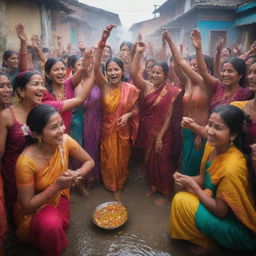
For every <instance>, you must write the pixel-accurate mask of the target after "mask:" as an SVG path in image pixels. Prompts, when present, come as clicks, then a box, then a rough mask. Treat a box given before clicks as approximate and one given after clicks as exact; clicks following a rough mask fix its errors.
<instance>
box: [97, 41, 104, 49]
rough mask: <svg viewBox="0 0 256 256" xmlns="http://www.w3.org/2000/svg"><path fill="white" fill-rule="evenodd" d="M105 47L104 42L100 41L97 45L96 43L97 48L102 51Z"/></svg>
mask: <svg viewBox="0 0 256 256" xmlns="http://www.w3.org/2000/svg"><path fill="white" fill-rule="evenodd" d="M105 46H106V42H104V41H102V40H100V41H99V43H98V48H100V49H104V47H105Z"/></svg>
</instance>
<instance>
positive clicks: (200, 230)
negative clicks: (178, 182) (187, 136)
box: [171, 145, 256, 251]
mask: <svg viewBox="0 0 256 256" xmlns="http://www.w3.org/2000/svg"><path fill="white" fill-rule="evenodd" d="M212 150H213V147H211V146H210V145H206V148H205V153H204V156H203V159H202V164H201V170H200V171H201V174H202V175H204V188H206V189H207V190H210V191H211V192H212V193H211V195H209V193H207V194H208V196H213V197H216V198H221V199H222V200H223V201H225V202H226V203H227V205H228V206H229V213H228V215H227V216H225V217H224V218H218V217H216V216H215V215H213V214H212V213H211V212H210V211H209V210H208V209H207V208H206V207H205V206H204V205H203V204H201V203H200V202H199V199H198V198H197V197H196V196H195V195H192V194H190V193H187V192H180V193H178V194H177V195H176V196H175V197H174V200H173V202H172V212H171V236H172V237H173V238H176V239H184V240H189V241H191V242H193V243H195V244H198V245H200V246H202V247H205V248H214V247H216V242H217V243H218V244H221V245H222V246H224V247H226V248H229V249H233V250H240V251H247V250H251V251H253V250H256V211H255V208H254V205H253V201H252V198H251V195H250V191H249V184H248V171H247V167H246V159H245V158H244V156H243V154H242V153H241V152H240V151H239V150H238V149H237V148H236V147H235V146H231V147H230V148H229V149H228V150H227V151H226V152H225V153H223V154H221V155H218V156H217V157H216V158H215V159H214V160H213V162H212V164H211V166H210V167H209V168H208V170H206V166H207V164H206V163H207V161H208V159H209V155H210V154H211V152H212ZM207 176H208V177H207ZM210 183H211V184H210ZM209 184H210V186H209Z"/></svg>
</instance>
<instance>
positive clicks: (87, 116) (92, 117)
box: [83, 85, 102, 183]
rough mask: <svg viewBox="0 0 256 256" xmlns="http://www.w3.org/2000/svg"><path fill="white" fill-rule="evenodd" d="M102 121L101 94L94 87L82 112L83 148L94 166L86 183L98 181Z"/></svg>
mask: <svg viewBox="0 0 256 256" xmlns="http://www.w3.org/2000/svg"><path fill="white" fill-rule="evenodd" d="M101 119H102V98H101V92H100V89H99V87H98V86H97V85H95V86H94V87H93V89H92V91H91V93H90V95H89V96H88V97H87V99H86V101H85V102H84V112H83V141H84V144H83V147H84V149H85V150H86V152H87V153H88V154H89V155H90V156H91V157H92V159H93V160H94V163H95V166H94V168H93V169H92V170H91V171H90V172H89V173H88V175H87V176H86V179H87V180H88V182H89V183H90V182H92V181H93V182H95V181H99V180H100V156H99V152H100V134H101Z"/></svg>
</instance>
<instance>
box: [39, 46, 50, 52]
mask: <svg viewBox="0 0 256 256" xmlns="http://www.w3.org/2000/svg"><path fill="white" fill-rule="evenodd" d="M41 50H42V52H43V53H47V52H50V50H49V48H47V47H43V48H42V49H41Z"/></svg>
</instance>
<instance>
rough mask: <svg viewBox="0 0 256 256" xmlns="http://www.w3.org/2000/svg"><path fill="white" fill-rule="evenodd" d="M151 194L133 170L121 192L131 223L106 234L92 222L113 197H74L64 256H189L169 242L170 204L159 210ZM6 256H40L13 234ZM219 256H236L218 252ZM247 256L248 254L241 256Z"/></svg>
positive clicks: (96, 193) (102, 193) (99, 191)
mask: <svg viewBox="0 0 256 256" xmlns="http://www.w3.org/2000/svg"><path fill="white" fill-rule="evenodd" d="M147 190H148V187H147V183H146V181H145V177H144V175H143V171H142V168H138V167H137V168H135V167H134V168H132V169H131V173H130V178H129V180H128V182H127V184H126V186H125V187H124V189H123V192H122V202H123V203H124V204H125V205H126V207H127V208H128V212H129V220H128V222H127V223H126V224H125V225H124V226H123V227H121V228H119V229H117V230H115V231H104V230H101V229H99V228H98V227H96V226H95V225H94V224H93V223H92V221H91V214H92V211H93V209H94V208H95V207H96V206H97V205H99V204H101V203H103V202H107V201H112V200H113V198H112V194H111V193H109V192H108V191H106V190H105V189H104V188H103V187H102V185H99V186H96V187H95V188H93V189H92V190H91V191H90V195H89V197H82V196H80V195H78V194H77V193H75V192H73V193H72V198H71V221H70V227H69V229H68V240H69V247H68V248H67V249H66V250H65V251H64V252H63V256H133V255H134V256H148V255H150V256H187V255H190V254H189V250H188V243H186V242H184V241H176V240H172V239H170V238H169V212H170V202H169V203H168V204H166V205H163V206H156V205H154V203H153V200H154V199H156V198H157V197H158V196H159V195H153V196H152V197H146V196H145V194H146V192H147ZM5 252H6V254H5V255H6V256H16V255H17V256H20V255H26V256H37V255H39V254H38V252H37V251H36V250H34V249H33V248H31V247H29V246H27V245H23V244H21V243H19V242H18V241H17V239H16V238H15V237H14V235H13V232H11V233H10V234H9V237H8V242H7V244H6V250H5ZM215 255H216V256H217V255H218V256H219V255H222V256H231V255H235V254H234V253H232V252H227V251H223V252H219V253H217V254H215ZM241 255H245V254H241Z"/></svg>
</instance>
